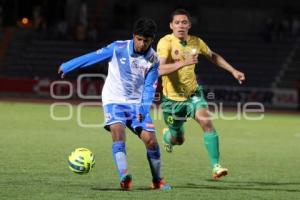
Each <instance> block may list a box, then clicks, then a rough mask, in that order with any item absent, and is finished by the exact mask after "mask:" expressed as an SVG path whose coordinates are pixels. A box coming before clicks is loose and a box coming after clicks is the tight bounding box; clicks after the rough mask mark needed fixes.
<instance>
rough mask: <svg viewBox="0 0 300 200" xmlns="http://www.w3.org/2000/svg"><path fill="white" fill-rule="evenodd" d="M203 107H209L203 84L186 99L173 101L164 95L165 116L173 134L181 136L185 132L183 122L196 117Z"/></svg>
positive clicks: (163, 107)
mask: <svg viewBox="0 0 300 200" xmlns="http://www.w3.org/2000/svg"><path fill="white" fill-rule="evenodd" d="M201 108H208V104H207V102H206V100H205V97H204V93H203V88H202V87H201V86H198V87H197V89H196V91H195V93H194V94H192V95H191V97H189V98H188V99H187V100H186V101H173V100H170V99H168V98H167V97H165V96H163V101H162V109H163V116H164V120H165V123H166V124H167V125H168V128H169V130H170V132H171V134H172V136H173V137H181V136H182V135H183V133H184V129H183V123H184V122H186V119H187V118H189V117H191V118H194V117H195V113H196V111H197V110H199V109H201Z"/></svg>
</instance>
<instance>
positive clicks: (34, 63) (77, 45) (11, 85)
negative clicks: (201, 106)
mask: <svg viewBox="0 0 300 200" xmlns="http://www.w3.org/2000/svg"><path fill="white" fill-rule="evenodd" d="M175 8H185V9H187V10H188V11H190V12H191V14H192V16H193V19H192V22H193V27H192V31H191V33H192V34H196V35H198V36H200V37H201V38H202V39H203V40H204V41H206V42H207V44H208V45H209V46H210V47H211V48H212V49H213V50H215V51H216V52H218V53H220V54H221V55H223V56H224V57H225V58H226V59H227V60H228V61H229V62H230V63H232V64H233V65H234V66H235V67H237V68H238V69H240V70H241V71H243V72H245V74H246V79H247V80H246V81H245V83H244V84H243V85H239V84H238V83H237V82H236V81H235V80H234V79H233V78H232V77H231V75H230V74H228V73H227V72H225V71H222V69H219V68H218V67H216V66H214V65H212V64H211V63H209V62H208V61H206V60H205V59H201V60H200V62H199V64H198V67H197V74H198V75H199V82H201V83H203V84H204V86H205V88H206V93H209V92H213V93H214V98H212V99H211V100H212V102H219V103H223V104H224V105H225V106H228V107H231V109H230V110H229V112H227V113H225V115H226V116H228V117H230V116H235V115H236V113H235V111H236V108H234V107H235V106H236V105H237V103H242V104H244V103H247V102H259V103H262V104H263V105H264V106H265V108H266V110H267V111H268V110H275V109H276V111H279V110H280V112H279V113H268V112H266V113H264V118H263V119H262V120H258V121H249V120H246V119H244V118H242V119H240V120H224V119H218V120H216V121H215V125H216V127H217V128H218V130H219V132H220V137H221V141H222V143H221V153H222V162H223V161H224V162H223V164H224V166H226V167H227V166H228V168H229V169H230V176H228V177H226V178H225V179H223V180H221V181H219V182H213V181H211V180H210V168H209V165H208V160H207V156H206V152H205V150H204V148H203V142H202V139H201V135H200V134H199V133H198V132H199V131H198V130H199V127H198V126H197V125H196V124H195V123H193V122H191V123H190V122H188V123H187V125H186V130H187V134H188V135H187V137H186V138H187V141H186V144H185V145H183V146H182V147H180V148H178V149H176V150H175V152H174V155H169V154H166V153H165V152H162V156H163V162H164V170H163V171H164V174H165V176H166V178H167V181H168V182H170V183H171V185H172V186H173V188H174V190H172V191H171V192H169V193H165V194H162V193H160V192H157V191H155V192H153V191H149V190H147V188H148V184H149V183H150V174H148V171H147V173H145V171H144V169H147V164H146V160H145V155H144V149H143V146H142V144H141V142H140V141H138V140H137V138H136V137H135V136H133V135H132V134H128V152H129V155H130V157H129V167H130V168H131V170H132V171H133V174H134V188H135V190H134V191H133V192H131V193H124V192H121V191H119V190H118V180H117V176H116V173H115V169H114V168H113V162H112V158H111V152H110V150H111V139H110V135H109V134H104V133H105V131H104V130H103V129H102V128H99V127H98V128H96V129H88V128H84V127H81V126H79V125H78V118H76V116H78V115H79V114H78V112H79V111H80V112H81V113H80V115H82V118H81V119H82V123H84V124H100V123H101V122H102V121H103V116H102V112H99V109H98V108H97V109H95V108H94V107H93V108H89V107H85V109H82V110H79V109H78V107H76V106H71V107H69V106H68V105H69V104H61V106H57V107H56V108H55V110H54V112H55V116H57V117H58V118H60V119H63V118H68V116H69V114H70V110H72V111H74V112H73V113H72V114H74V116H75V117H74V116H71V117H70V118H69V119H67V120H59V121H55V120H53V118H51V117H50V111H51V107H50V105H51V104H48V103H46V104H43V105H41V104H36V102H40V101H41V102H57V101H58V102H65V103H68V102H72V103H73V102H78V101H81V100H82V99H81V98H79V97H78V94H76V93H77V90H76V89H75V90H74V91H70V87H69V85H66V84H56V85H55V86H54V87H53V88H52V89H53V92H54V94H55V95H56V96H64V95H68V94H71V97H70V98H68V99H63V100H62V99H54V98H52V97H51V95H50V89H51V84H52V86H53V82H54V81H57V80H60V78H59V77H58V75H57V70H58V67H59V65H60V64H61V63H62V62H64V61H66V60H68V59H71V58H73V57H76V56H78V55H81V54H84V53H88V52H90V51H94V50H96V49H99V48H101V47H102V46H103V45H104V44H107V43H110V42H112V41H114V40H118V39H128V38H130V37H131V28H132V24H133V22H134V21H135V19H137V18H138V17H141V16H147V17H151V18H153V19H155V21H156V22H157V24H158V28H159V34H158V36H157V40H158V39H159V37H161V36H163V35H165V34H167V33H169V32H170V31H169V25H168V23H169V14H170V12H172V11H173V10H174V9H175ZM156 42H157V41H156ZM156 42H155V43H154V46H156ZM299 45H300V1H295V0H285V1H279V0H265V1H260V0H252V1H241V0H222V1H219V0H209V1H202V0H198V1H196V0H194V1H192V0H186V1H180V0H164V1H158V0H132V1H127V0H86V1H83V0H26V1H25V0H24V1H23V0H0V158H1V162H0V199H31V200H32V199H154V198H160V199H178V200H179V199H199V198H202V199H218V200H220V199H231V200H232V199H237V200H240V199H297V198H299V193H300V190H299V186H300V183H299V177H300V174H299V173H300V172H299V170H298V168H299V165H300V163H299V162H300V161H299V155H298V154H299V153H297V152H300V148H299V138H300V128H299V127H300V126H299V122H300V120H299V119H300V115H299V104H300V103H299V101H300V98H299V91H300V46H299ZM85 73H92V74H99V73H101V74H106V73H107V65H106V63H100V64H97V65H96V66H93V67H91V68H87V69H84V70H79V71H77V72H74V73H71V74H68V76H67V77H66V79H65V80H66V81H69V82H70V83H72V84H73V85H74V88H76V87H77V85H78V84H77V82H76V78H77V77H78V75H79V74H85ZM102 84H103V80H101V79H99V78H95V77H86V78H83V79H82V82H81V84H80V85H81V88H80V90H79V91H80V93H81V94H82V95H99V94H100V92H101V88H102ZM16 101H18V102H19V103H16ZM25 101H26V102H28V101H29V102H30V103H29V104H28V103H22V102H25ZM85 101H97V102H99V99H87V100H85ZM158 102H159V99H158ZM52 105H53V104H52ZM64 105H66V106H64ZM232 108H233V109H232ZM281 111H283V112H281ZM258 114H259V115H260V114H262V113H258ZM254 115H255V114H254ZM66 116H67V117H66ZM233 119H236V118H233ZM155 125H156V127H157V129H158V132H160V130H161V129H162V128H163V127H164V124H163V121H162V120H161V119H160V120H156V121H155ZM99 134H100V135H99ZM158 138H159V140H161V136H160V135H158ZM81 146H82V147H87V148H90V149H91V150H92V151H93V152H94V153H95V155H96V168H95V170H94V171H93V172H92V173H90V174H88V175H87V176H76V175H74V174H71V173H70V172H69V171H68V169H67V163H66V159H67V157H68V154H69V153H70V152H71V151H72V150H74V149H75V148H77V147H81ZM198 152H200V153H198Z"/></svg>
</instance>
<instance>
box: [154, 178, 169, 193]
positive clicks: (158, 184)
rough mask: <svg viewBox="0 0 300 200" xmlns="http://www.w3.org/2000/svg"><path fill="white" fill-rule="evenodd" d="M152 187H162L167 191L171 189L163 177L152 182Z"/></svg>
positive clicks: (161, 188)
mask: <svg viewBox="0 0 300 200" xmlns="http://www.w3.org/2000/svg"><path fill="white" fill-rule="evenodd" d="M151 189H154V190H157V189H160V190H163V191H167V190H171V186H170V185H168V184H166V183H165V181H164V180H163V179H160V181H157V182H152V185H151Z"/></svg>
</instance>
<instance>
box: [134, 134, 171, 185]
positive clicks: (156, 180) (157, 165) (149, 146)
mask: <svg viewBox="0 0 300 200" xmlns="http://www.w3.org/2000/svg"><path fill="white" fill-rule="evenodd" d="M140 138H141V140H142V141H143V142H144V144H145V147H146V150H147V160H148V163H149V166H150V170H151V174H152V186H151V187H152V189H162V190H169V189H171V187H170V186H169V185H168V184H166V183H165V181H164V180H163V178H162V177H161V159H160V149H159V145H158V143H157V139H156V136H155V133H154V132H149V131H146V130H142V132H141V134H140Z"/></svg>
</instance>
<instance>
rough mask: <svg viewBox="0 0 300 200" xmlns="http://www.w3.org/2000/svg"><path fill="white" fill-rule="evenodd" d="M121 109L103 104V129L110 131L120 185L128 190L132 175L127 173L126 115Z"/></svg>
mask: <svg viewBox="0 0 300 200" xmlns="http://www.w3.org/2000/svg"><path fill="white" fill-rule="evenodd" d="M121 111H122V108H121V107H119V106H118V105H115V104H111V105H107V106H104V114H105V118H106V126H105V129H106V130H108V131H110V132H111V136H112V141H113V143H112V155H113V158H114V162H115V166H116V168H117V171H118V175H119V178H120V186H121V188H122V189H125V190H129V189H130V188H131V185H132V183H131V180H132V177H131V175H130V174H129V173H128V164H127V154H126V146H125V141H126V135H125V127H126V126H125V124H126V116H125V113H124V112H121Z"/></svg>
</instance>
